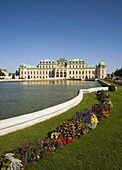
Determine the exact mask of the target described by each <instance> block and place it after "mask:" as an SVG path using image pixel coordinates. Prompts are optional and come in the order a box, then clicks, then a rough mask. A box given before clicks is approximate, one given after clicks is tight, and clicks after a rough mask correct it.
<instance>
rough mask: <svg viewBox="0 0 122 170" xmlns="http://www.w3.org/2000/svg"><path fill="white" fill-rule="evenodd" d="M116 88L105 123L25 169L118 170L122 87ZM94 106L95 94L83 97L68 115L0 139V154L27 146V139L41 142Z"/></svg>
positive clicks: (112, 93)
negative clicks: (21, 145)
mask: <svg viewBox="0 0 122 170" xmlns="http://www.w3.org/2000/svg"><path fill="white" fill-rule="evenodd" d="M116 86H117V87H118V89H117V91H116V92H109V94H110V96H111V101H112V104H113V106H114V107H113V108H112V111H111V113H110V116H109V118H108V119H105V120H104V121H103V122H101V123H100V125H99V126H98V127H97V128H96V129H94V130H91V131H90V132H89V133H87V134H86V135H84V136H83V137H82V138H80V139H77V140H75V141H74V142H72V143H70V144H68V145H66V146H62V147H60V148H58V149H57V150H56V151H54V152H52V153H50V154H49V156H48V157H47V158H46V159H42V160H40V161H39V162H36V163H32V164H30V165H26V166H25V169H32V170H33V169H36V170H37V169H39V170H40V169H43V170H55V169H57V170H63V169H64V170H65V169H66V170H69V169H79V170H80V169H83V170H87V169H90V170H92V169H93V170H97V169H98V170H99V169H101V170H103V169H121V167H122V165H121V158H122V155H121V153H122V152H121V141H122V135H121V131H122V128H121V125H122V116H121V115H122V114H121V110H122V104H121V103H122V87H121V86H119V85H116ZM95 103H99V101H98V100H97V97H96V93H90V94H84V99H83V101H82V102H81V103H80V104H79V105H77V106H76V107H74V108H72V109H70V110H69V111H67V112H65V113H63V114H61V115H59V116H57V117H54V118H51V119H49V120H47V121H44V122H41V123H39V124H36V125H34V126H32V127H29V128H25V129H23V130H20V131H17V132H14V133H11V134H8V135H5V136H1V137H0V152H4V151H9V150H11V149H13V148H15V147H16V146H17V144H21V143H26V141H27V140H28V139H32V140H34V139H35V138H37V137H38V136H41V139H42V140H44V139H45V138H46V137H47V134H48V132H51V131H53V130H55V129H56V127H57V126H58V125H59V124H60V123H61V122H64V121H69V120H70V119H71V118H72V115H73V114H75V113H76V111H80V110H81V109H84V108H85V107H88V108H89V109H90V108H91V106H92V105H93V104H95Z"/></svg>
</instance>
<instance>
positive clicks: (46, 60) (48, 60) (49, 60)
mask: <svg viewBox="0 0 122 170" xmlns="http://www.w3.org/2000/svg"><path fill="white" fill-rule="evenodd" d="M41 62H54V60H52V59H44V60H41Z"/></svg>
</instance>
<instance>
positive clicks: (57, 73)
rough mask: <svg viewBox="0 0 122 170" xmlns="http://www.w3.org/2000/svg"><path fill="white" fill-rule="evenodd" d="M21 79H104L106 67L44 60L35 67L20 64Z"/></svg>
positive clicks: (82, 62) (80, 62)
mask: <svg viewBox="0 0 122 170" xmlns="http://www.w3.org/2000/svg"><path fill="white" fill-rule="evenodd" d="M19 73H20V78H22V79H37V80H39V79H80V80H86V79H94V78H98V79H99V78H100V79H101V78H102V79H104V78H105V77H106V65H105V63H104V62H100V63H99V64H97V65H86V66H85V62H84V61H83V60H81V59H70V60H66V59H65V58H60V59H59V60H57V61H54V60H52V59H44V60H42V61H40V62H39V64H38V65H37V66H30V65H26V64H24V63H22V64H21V65H20V67H19Z"/></svg>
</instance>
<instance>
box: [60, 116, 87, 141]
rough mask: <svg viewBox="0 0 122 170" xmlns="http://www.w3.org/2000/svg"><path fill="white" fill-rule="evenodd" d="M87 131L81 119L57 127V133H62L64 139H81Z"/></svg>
mask: <svg viewBox="0 0 122 170" xmlns="http://www.w3.org/2000/svg"><path fill="white" fill-rule="evenodd" d="M86 131H87V129H86V128H85V127H84V125H83V123H82V120H81V119H74V120H72V121H70V122H64V123H61V124H60V125H59V126H58V127H57V132H60V133H61V134H62V136H63V137H64V136H66V137H71V138H74V137H75V138H79V137H81V136H82V135H83V134H85V133H86Z"/></svg>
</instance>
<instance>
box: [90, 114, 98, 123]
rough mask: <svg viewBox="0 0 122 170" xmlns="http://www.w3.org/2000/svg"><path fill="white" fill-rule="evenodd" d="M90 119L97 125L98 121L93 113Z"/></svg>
mask: <svg viewBox="0 0 122 170" xmlns="http://www.w3.org/2000/svg"><path fill="white" fill-rule="evenodd" d="M91 121H93V122H94V123H95V125H97V123H98V119H97V116H96V115H95V114H94V113H93V115H92V116H91Z"/></svg>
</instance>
